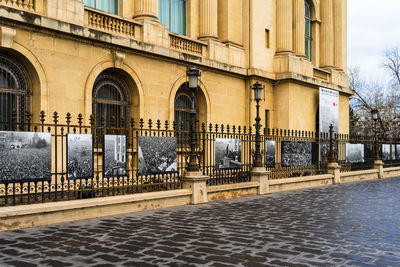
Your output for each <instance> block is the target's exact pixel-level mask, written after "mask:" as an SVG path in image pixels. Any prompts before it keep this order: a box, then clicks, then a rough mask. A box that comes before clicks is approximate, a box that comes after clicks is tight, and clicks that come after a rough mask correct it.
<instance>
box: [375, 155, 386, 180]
mask: <svg viewBox="0 0 400 267" xmlns="http://www.w3.org/2000/svg"><path fill="white" fill-rule="evenodd" d="M383 165H384V163H383V161H382V160H380V159H376V160H375V161H374V169H376V170H378V178H379V179H383V178H385V174H384V172H383Z"/></svg>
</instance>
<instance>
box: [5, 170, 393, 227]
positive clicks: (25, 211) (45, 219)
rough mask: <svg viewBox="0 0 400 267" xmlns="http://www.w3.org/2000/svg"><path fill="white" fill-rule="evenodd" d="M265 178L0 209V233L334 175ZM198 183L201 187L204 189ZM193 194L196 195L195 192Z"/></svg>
mask: <svg viewBox="0 0 400 267" xmlns="http://www.w3.org/2000/svg"><path fill="white" fill-rule="evenodd" d="M381 171H382V170H381ZM267 175H268V173H267V172H262V171H261V172H258V174H257V179H254V180H253V181H252V182H247V183H238V184H227V185H218V186H208V187H206V188H207V190H206V191H207V192H203V188H205V180H204V179H200V180H196V179H194V180H193V179H192V180H191V181H190V182H191V183H193V185H196V186H191V185H190V184H189V186H188V187H187V188H186V189H180V190H172V191H163V192H152V193H141V194H134V195H124V196H114V197H104V198H94V199H82V200H72V201H64V202H54V203H43V204H32V205H22V206H13V207H3V208H0V231H7V230H14V229H20V228H27V227H37V226H42V225H48V224H54V223H62V222H68V221H75V220H84V219H91V218H97V217H103V216H110V215H117V214H123V213H130V212H136V211H143V210H152V209H158V208H167V207H173V206H182V205H189V204H199V203H204V202H207V201H218V200H224V199H231V198H237V197H244V196H254V195H257V194H266V193H275V192H281V191H287V190H296V189H303V188H311V187H318V186H325V185H332V184H333V183H334V175H331V174H325V175H316V176H307V177H297V178H287V179H279V180H268V179H266V178H267ZM399 176H400V167H392V168H384V169H383V178H392V177H399ZM192 178H193V177H192ZM378 178H379V170H377V169H372V170H363V171H354V172H344V173H340V183H349V182H357V181H366V180H373V179H378ZM199 183H200V184H199ZM201 183H204V186H203V184H201ZM196 190H198V191H199V192H196ZM204 193H205V194H206V196H205V197H206V198H203V200H202V199H200V201H197V200H196V199H197V198H193V196H195V195H197V196H203V194H204Z"/></svg>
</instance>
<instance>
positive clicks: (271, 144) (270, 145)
mask: <svg viewBox="0 0 400 267" xmlns="http://www.w3.org/2000/svg"><path fill="white" fill-rule="evenodd" d="M265 168H275V141H273V140H266V141H265Z"/></svg>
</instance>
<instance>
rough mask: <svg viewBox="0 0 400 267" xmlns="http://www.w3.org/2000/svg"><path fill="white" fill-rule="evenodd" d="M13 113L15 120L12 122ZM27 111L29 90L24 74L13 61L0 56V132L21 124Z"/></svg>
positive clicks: (28, 109)
mask: <svg viewBox="0 0 400 267" xmlns="http://www.w3.org/2000/svg"><path fill="white" fill-rule="evenodd" d="M13 111H14V112H15V115H16V117H15V119H16V120H17V121H14V122H12V119H13ZM27 111H30V88H29V80H28V77H27V75H26V72H25V70H24V69H23V67H22V66H21V65H20V64H18V63H17V62H16V61H15V60H13V59H11V58H9V57H7V56H4V55H0V130H6V129H11V128H12V123H19V122H22V123H23V122H24V115H25V113H26V112H27ZM14 125H15V124H14Z"/></svg>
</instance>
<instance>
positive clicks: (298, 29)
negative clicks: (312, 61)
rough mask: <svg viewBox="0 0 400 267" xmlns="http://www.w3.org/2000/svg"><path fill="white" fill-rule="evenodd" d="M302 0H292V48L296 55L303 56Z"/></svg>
mask: <svg viewBox="0 0 400 267" xmlns="http://www.w3.org/2000/svg"><path fill="white" fill-rule="evenodd" d="M304 17H305V11H304V0H293V50H294V53H295V54H296V55H297V56H300V57H304V56H305V40H304V35H305V22H304V21H305V19H304Z"/></svg>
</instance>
